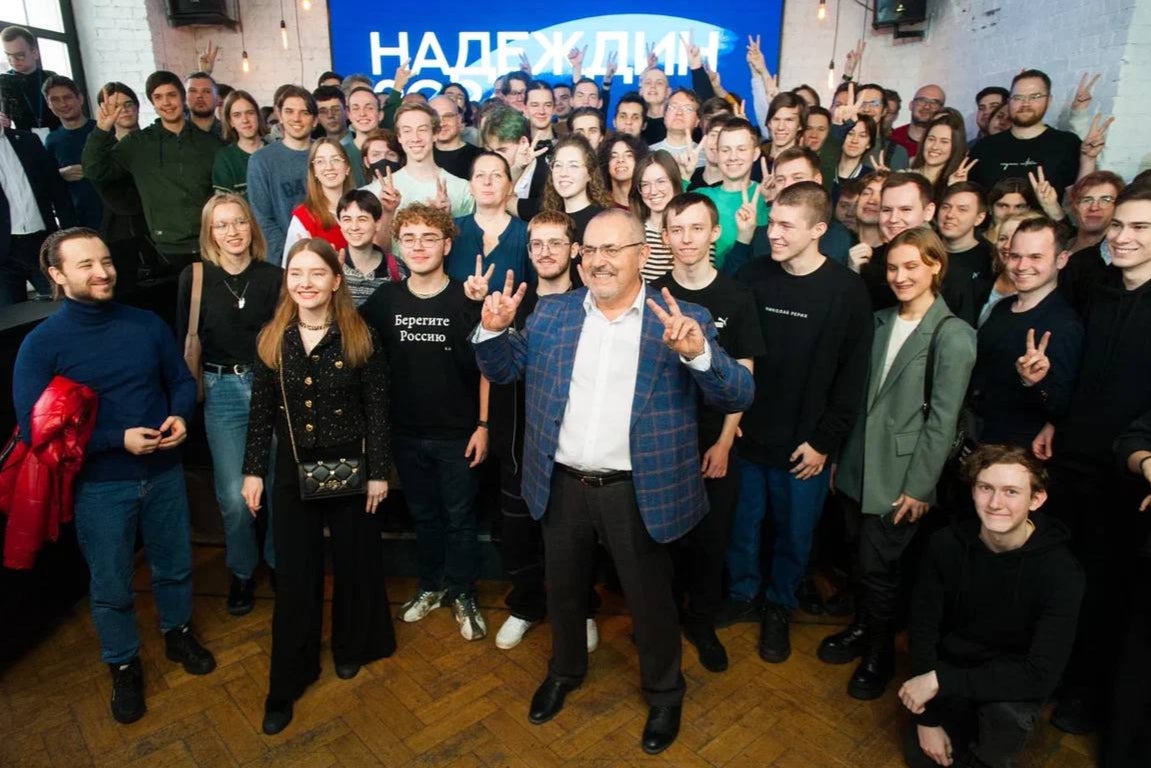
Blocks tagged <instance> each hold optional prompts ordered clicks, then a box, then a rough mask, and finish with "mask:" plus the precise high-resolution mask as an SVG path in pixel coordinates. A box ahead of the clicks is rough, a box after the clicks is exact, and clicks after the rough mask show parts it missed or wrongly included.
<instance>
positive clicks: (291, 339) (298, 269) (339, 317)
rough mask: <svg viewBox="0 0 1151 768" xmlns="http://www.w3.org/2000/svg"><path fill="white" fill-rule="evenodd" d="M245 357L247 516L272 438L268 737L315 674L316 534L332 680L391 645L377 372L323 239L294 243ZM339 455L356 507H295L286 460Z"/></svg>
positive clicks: (383, 379) (382, 407)
mask: <svg viewBox="0 0 1151 768" xmlns="http://www.w3.org/2000/svg"><path fill="white" fill-rule="evenodd" d="M257 354H258V358H257V360H256V370H255V379H254V381H253V385H252V406H251V414H250V416H249V420H248V441H247V450H246V452H245V456H244V475H245V477H244V487H243V495H244V500H245V502H246V503H247V505H248V508H249V509H251V510H252V511H253V513H254V512H255V510H257V509H259V505H260V495H261V493H262V492H263V490H264V481H263V479H262V478H263V477H264V475H265V474H266V472H267V468H268V462H269V461H270V460H272V457H271V456H270V455H269V454H270V453H271V439H272V432H273V430H274V431H275V433H276V437H277V449H276V455H275V457H274V460H275V462H276V473H275V480H274V484H273V487H272V489H271V494H272V504H273V505H274V506H275V508H276V514H275V515H274V516H273V522H272V532H273V535H274V537H275V544H276V559H277V563H276V574H277V584H278V586H277V592H276V609H275V613H274V615H273V618H272V669H271V680H270V683H269V688H268V698H267V700H266V701H265V704H264V723H263V727H264V733H267V734H269V735H271V734H276V733H279V732H280V731H282V730H283V729H284V728H286V727H287V726H288V723H290V722H291V721H292V711H293V704H294V702H295V700H296V699H297V698H299V697H300V695H301V694H302V693H303V692H304V690H305V689H306V688H307V687H308V686H309V685H310V684H311V683H312V682H314V681H315V680H316V679H317V678H318V677H319V675H320V633H321V629H322V625H323V608H324V526H325V525H327V527H328V529H329V531H330V533H331V548H332V564H333V569H334V571H335V579H334V582H335V584H334V590H333V597H332V656H333V658H334V661H335V666H336V674H337V675H338V676H339V677H340V678H342V679H349V678H352V677H355V675H356V673H358V672H359V670H360V666H361V665H362V664H366V663H368V662H371V661H375V660H376V659H380V658H383V657H385V656H390V655H391V654H392V652H393V651H395V648H396V638H395V631H394V629H393V627H392V619H391V613H390V611H389V609H388V596H387V591H386V589H385V587H384V576H383V550H382V547H381V543H380V531H379V527H378V525H377V523H376V518H375V512H376V508H377V506H378V505H379V503H380V502H381V501H382V500H383V499H384V497H385V496H387V493H388V483H387V477H388V473H389V471H390V469H391V463H392V459H391V449H390V445H389V430H388V390H387V380H388V376H387V369H386V363H385V361H384V356H383V352H382V351H380V345H379V342H378V340H377V339H376V338H375V337H374V335H373V334H372V332H371V331H370V329H369V328H368V326H367V324H365V323H364V321H363V320H362V319H360V316H359V314H358V313H357V312H356V309H355V306H354V303H353V301H352V297H351V294H350V293H349V292H348V289H347V287H346V286H345V285H344V283H343V277H342V270H341V268H340V260H339V257H338V256H337V255H336V251H335V249H333V248H332V246H331V245H330V244H329V243H328V242H327V241H325V240H321V239H319V238H312V239H308V240H301V241H300V242H299V243H297V244H296V245H294V246H293V247H292V249H291V251H290V252H289V253H288V256H287V258H286V259H285V261H284V287H283V290H282V292H281V294H280V302H279V304H278V306H277V307H276V313H275V315H274V316H273V318H272V320H271V322H270V323H268V325H267V326H265V328H264V330H263V331H262V332H261V333H260V337H259V340H258V342H257ZM297 456H298V458H297ZM339 457H363V460H362V461H361V467H360V471H361V472H366V473H367V478H366V480H367V482H366V483H365V486H366V491H367V492H366V498H365V496H364V495H355V496H341V497H337V498H329V499H323V500H317V499H313V500H308V501H303V500H301V495H300V484H299V472H298V462H299V461H305V462H307V461H315V460H318V459H335V458H339Z"/></svg>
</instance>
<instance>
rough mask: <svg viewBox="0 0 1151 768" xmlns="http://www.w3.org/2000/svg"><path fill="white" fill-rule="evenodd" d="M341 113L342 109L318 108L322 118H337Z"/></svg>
mask: <svg viewBox="0 0 1151 768" xmlns="http://www.w3.org/2000/svg"><path fill="white" fill-rule="evenodd" d="M343 113H344V108H343V107H320V114H321V115H323V116H324V117H339V116H340V115H342V114H343Z"/></svg>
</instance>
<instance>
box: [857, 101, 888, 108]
mask: <svg viewBox="0 0 1151 768" xmlns="http://www.w3.org/2000/svg"><path fill="white" fill-rule="evenodd" d="M859 106H860V107H862V108H865V109H879V108H880V107H882V106H883V102H882V101H880V100H879V99H868V100H867V101H861V102H859Z"/></svg>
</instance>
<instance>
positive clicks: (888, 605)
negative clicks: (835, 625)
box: [840, 494, 930, 650]
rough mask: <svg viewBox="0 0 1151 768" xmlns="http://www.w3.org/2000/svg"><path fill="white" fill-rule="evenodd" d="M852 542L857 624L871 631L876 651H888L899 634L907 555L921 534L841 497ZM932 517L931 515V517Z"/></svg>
mask: <svg viewBox="0 0 1151 768" xmlns="http://www.w3.org/2000/svg"><path fill="white" fill-rule="evenodd" d="M840 498H841V500H842V503H843V504H844V510H845V515H844V523H845V525H846V527H847V536H848V541H849V542H850V543H851V544H853V545H854V547H853V548H854V551H855V553H856V561H855V574H854V578H855V581H856V585H857V586H856V589H857V590H858V591H857V595H858V598H857V601H856V605H857V606H858V608H857V610H856V620H857V621H861V622H862V623H865V624H866V625H867V626H868V627H869V628H870V646H871V649H872V650H884V649H885V648H886V647H887V646H889V645H890V643H891V638H892V637H893V636H894V634H895V620H896V614H897V612H898V608H899V588H900V584H901V582H902V576H903V555H904V552H906V551H907V548H908V546H909V545H910V544H911V540H912V539H913V538H914V537H915V533H916V531H918V530H919V523H918V522H916V523H909V522H906V520H904V521H902V522H900V523H899V525H896V524H895V523H894V517H895V515H894V514H893V513H888V514H886V515H865V514H863V513H862V512H861V511H860V508H859V502H857V501H855V500H854V499H851V498H849V497H847V496H844V495H843V494H840ZM929 514H930V513H929Z"/></svg>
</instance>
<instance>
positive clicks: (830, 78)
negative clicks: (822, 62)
mask: <svg viewBox="0 0 1151 768" xmlns="http://www.w3.org/2000/svg"><path fill="white" fill-rule="evenodd" d="M834 87H835V59H832V60H831V61H829V62H827V90H829V91H830V90H831V89H832V88H834Z"/></svg>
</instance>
